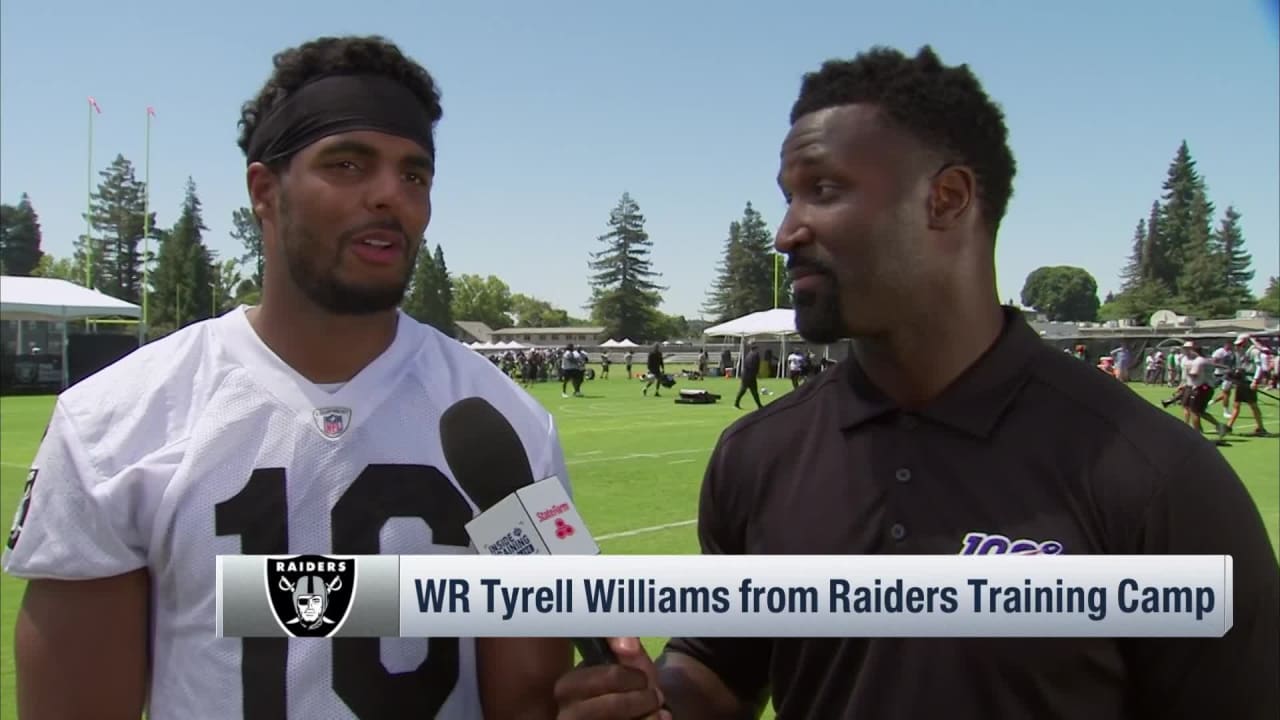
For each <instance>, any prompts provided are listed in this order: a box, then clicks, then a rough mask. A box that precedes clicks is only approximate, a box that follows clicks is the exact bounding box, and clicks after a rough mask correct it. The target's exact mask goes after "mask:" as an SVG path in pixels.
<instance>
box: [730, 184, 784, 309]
mask: <svg viewBox="0 0 1280 720" xmlns="http://www.w3.org/2000/svg"><path fill="white" fill-rule="evenodd" d="M740 240H741V243H742V253H743V255H744V256H745V267H744V268H743V269H744V271H745V274H744V275H743V277H742V278H741V282H742V283H743V284H744V286H745V287H744V291H745V293H746V297H747V304H746V306H745V307H744V308H742V312H741V313H739V315H745V314H746V313H752V312H757V311H760V310H768V309H769V308H771V307H773V296H774V293H773V280H774V267H773V263H774V259H773V256H774V252H773V235H772V234H771V233H770V232H769V227H768V226H767V225H765V222H764V218H763V217H762V216H761V215H760V213H759V212H758V211H756V209H755V208H753V207H751V203H747V207H746V208H745V209H744V210H743V211H742V221H741V228H740ZM781 294H782V292H781V288H779V292H778V295H779V296H781ZM779 300H781V297H779Z"/></svg>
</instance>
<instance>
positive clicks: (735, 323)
mask: <svg viewBox="0 0 1280 720" xmlns="http://www.w3.org/2000/svg"><path fill="white" fill-rule="evenodd" d="M702 334H703V335H704V336H710V337H736V338H738V346H739V348H738V362H737V363H736V365H737V367H738V371H739V372H741V371H742V358H743V356H744V355H746V350H747V338H751V337H761V336H777V337H779V338H781V339H782V358H779V362H778V376H779V377H781V376H782V375H783V373H784V372H785V365H786V363H785V361H784V359H783V358H786V356H787V338H789V337H794V336H797V335H799V333H797V332H796V312H795V310H792V309H791V308H773V309H772V310H760V311H758V312H753V313H749V314H747V315H743V316H742V317H739V318H734V319H733V320H728V321H725V322H722V323H720V324H719V325H712V326H711V327H709V328H707V329H706V330H703V331H702Z"/></svg>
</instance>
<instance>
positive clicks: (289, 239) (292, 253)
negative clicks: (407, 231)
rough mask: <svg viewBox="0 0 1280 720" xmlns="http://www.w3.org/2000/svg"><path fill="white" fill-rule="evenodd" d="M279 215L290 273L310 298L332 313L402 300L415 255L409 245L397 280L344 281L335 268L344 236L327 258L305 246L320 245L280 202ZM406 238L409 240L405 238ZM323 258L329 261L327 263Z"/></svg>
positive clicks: (368, 310) (377, 308) (374, 309)
mask: <svg viewBox="0 0 1280 720" xmlns="http://www.w3.org/2000/svg"><path fill="white" fill-rule="evenodd" d="M281 215H283V216H284V218H283V219H284V222H283V223H282V226H283V230H284V232H283V238H282V240H283V243H282V244H283V245H284V256H285V264H286V265H287V266H288V267H289V276H290V277H291V278H293V282H294V284H295V285H297V286H298V288H299V289H300V290H302V293H303V294H304V295H306V296H307V298H308V299H309V300H311V302H313V303H315V304H316V305H318V306H320V307H321V308H323V309H324V310H326V311H328V312H331V313H333V314H335V315H372V314H375V313H380V312H385V311H387V310H391V309H394V308H396V307H398V306H399V305H400V303H401V302H403V301H404V295H405V292H406V290H408V287H409V279H410V277H411V276H412V274H413V260H414V259H415V258H416V256H417V253H416V252H412V248H407V249H409V250H410V256H409V258H408V261H407V262H406V263H405V275H404V278H403V279H402V280H401V281H400V282H398V283H394V284H389V285H372V286H371V285H356V284H352V283H344V282H343V281H342V280H340V279H338V277H337V273H336V268H337V267H338V265H339V263H341V259H342V253H343V251H345V250H346V247H347V240H346V239H345V238H340V239H339V242H338V247H337V250H336V254H335V255H333V256H332V257H329V258H326V257H324V256H323V255H320V254H318V253H316V252H314V251H309V250H308V249H309V248H317V247H321V245H320V244H319V243H318V242H317V241H316V240H315V237H314V235H313V234H312V233H311V232H310V231H308V230H307V229H305V228H303V227H302V226H301V225H299V224H296V223H294V222H293V219H292V217H290V216H289V213H288V210H287V209H286V208H285V207H284V206H283V205H282V207H281ZM405 241H406V242H410V241H409V239H408V238H405ZM326 260H328V261H329V262H328V263H327V264H326V262H325V261H326Z"/></svg>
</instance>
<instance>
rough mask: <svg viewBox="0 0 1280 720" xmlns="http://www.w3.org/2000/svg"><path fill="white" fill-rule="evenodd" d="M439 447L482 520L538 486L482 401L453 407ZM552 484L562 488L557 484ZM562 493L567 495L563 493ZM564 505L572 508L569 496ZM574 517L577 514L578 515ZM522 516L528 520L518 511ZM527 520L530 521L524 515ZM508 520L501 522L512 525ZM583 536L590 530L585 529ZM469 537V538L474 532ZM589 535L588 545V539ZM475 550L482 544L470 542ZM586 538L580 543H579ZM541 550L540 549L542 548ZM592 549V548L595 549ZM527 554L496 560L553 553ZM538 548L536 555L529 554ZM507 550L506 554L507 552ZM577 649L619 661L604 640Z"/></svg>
mask: <svg viewBox="0 0 1280 720" xmlns="http://www.w3.org/2000/svg"><path fill="white" fill-rule="evenodd" d="M440 444H441V446H442V448H443V450H444V457H445V461H446V462H447V463H448V464H449V469H450V470H452V471H453V477H454V479H455V480H457V481H458V484H459V485H461V486H462V489H463V491H464V492H466V493H467V495H468V496H469V497H470V498H471V500H472V502H474V503H475V504H476V507H477V508H479V509H480V513H481V517H483V516H484V515H485V513H487V512H488V511H489V510H490V509H492V508H494V506H496V505H498V504H499V503H501V502H502V501H503V500H505V499H507V498H508V497H511V496H512V495H514V494H515V493H517V492H518V491H520V490H522V489H524V488H526V487H529V486H531V485H533V484H534V479H533V470H532V468H531V467H530V466H529V456H528V455H527V454H526V453H525V450H524V443H522V442H521V441H520V436H519V434H517V433H516V430H515V428H513V427H511V423H510V422H508V421H507V419H506V418H505V417H503V416H502V413H500V412H498V409H497V408H495V407H494V406H493V405H491V404H490V403H489V402H488V401H486V400H485V399H484V398H479V397H469V398H464V399H463V400H460V401H458V402H457V403H454V404H453V405H452V406H451V407H449V408H448V409H447V410H445V411H444V414H443V415H441V416H440ZM548 482H552V483H555V484H556V485H557V486H558V485H559V480H557V479H554V478H553V479H549V481H548ZM561 492H563V490H562V489H561ZM563 502H566V503H568V504H569V505H570V506H572V502H571V501H569V499H568V496H567V495H565V496H564V498H563ZM574 514H576V511H574ZM520 515H524V512H523V511H520ZM525 517H527V515H525ZM509 518H510V513H507V515H506V517H504V518H498V519H499V521H502V520H509ZM582 531H583V532H584V533H585V532H586V528H585V527H584V528H582ZM468 532H471V530H470V528H469V529H468ZM589 538H590V536H589V534H588V535H587V539H589ZM471 539H472V541H473V542H475V543H476V545H477V547H479V546H480V545H481V543H482V542H486V541H485V540H482V539H481V538H477V537H475V536H474V535H473V536H472V538H471ZM581 539H582V538H578V540H581ZM540 544H541V543H540ZM592 544H593V545H594V542H593V543H592ZM523 548H524V549H523V550H515V549H513V548H512V547H511V546H509V545H504V546H503V548H501V549H497V550H496V551H494V550H490V552H492V554H508V553H511V552H517V553H519V552H523V553H525V554H538V555H542V554H554V553H553V552H552V550H553V547H546V548H545V549H543V547H536V548H534V546H532V545H525V546H523ZM529 548H534V549H529ZM504 550H505V552H504ZM573 644H574V645H575V646H576V647H577V648H578V652H579V653H580V654H581V655H582V658H583V660H584V662H585V664H587V665H604V664H609V663H617V661H618V657H617V655H615V654H614V652H613V650H612V649H611V648H610V647H609V643H608V642H606V641H605V640H604V638H574V639H573Z"/></svg>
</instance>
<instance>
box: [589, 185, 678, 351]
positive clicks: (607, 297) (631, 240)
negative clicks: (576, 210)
mask: <svg viewBox="0 0 1280 720" xmlns="http://www.w3.org/2000/svg"><path fill="white" fill-rule="evenodd" d="M609 228H610V230H609V232H607V233H605V234H604V235H601V236H600V237H599V238H597V240H599V241H600V242H602V243H604V244H605V246H606V247H605V249H604V250H601V251H600V252H594V253H591V260H590V262H589V263H588V266H589V267H590V269H591V270H593V271H594V273H593V275H592V276H591V280H590V283H591V288H592V297H591V302H590V308H591V314H592V318H593V319H594V320H595V321H596V322H597V323H599V324H601V325H603V326H605V331H606V333H607V334H609V335H610V336H613V337H629V338H632V339H636V338H645V339H648V338H649V337H651V332H652V331H653V328H654V324H655V323H656V322H657V320H658V315H657V310H658V305H659V304H660V303H661V302H662V297H661V294H660V293H661V292H662V291H663V290H665V289H666V288H664V287H661V286H659V285H658V284H656V283H655V282H653V280H652V278H656V277H660V275H659V274H658V273H656V272H654V271H653V270H652V269H651V267H652V262H651V261H650V259H649V256H650V252H651V248H652V247H653V241H652V240H650V239H649V234H648V233H647V232H645V229H644V215H642V214H641V213H640V206H639V204H638V203H636V201H635V200H633V199H632V198H631V195H630V193H623V194H622V198H621V199H620V200H619V201H618V204H617V205H616V206H615V207H614V208H613V210H612V211H611V212H610V213H609Z"/></svg>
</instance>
